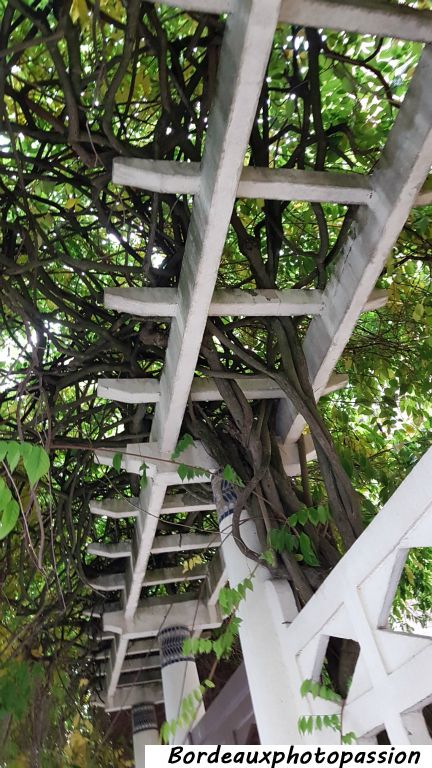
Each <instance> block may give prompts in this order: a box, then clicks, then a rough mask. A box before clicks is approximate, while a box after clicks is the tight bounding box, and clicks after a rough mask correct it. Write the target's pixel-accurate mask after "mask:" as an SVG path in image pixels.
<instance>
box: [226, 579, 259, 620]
mask: <svg viewBox="0 0 432 768" xmlns="http://www.w3.org/2000/svg"><path fill="white" fill-rule="evenodd" d="M248 590H250V591H252V590H253V583H252V579H251V578H250V577H249V576H248V577H246V578H245V579H243V581H240V582H239V584H237V586H236V587H223V588H222V589H221V591H220V593H219V600H218V603H219V605H220V607H221V610H222V612H223V613H224V614H225V615H226V616H229V615H230V614H232V613H234V612H235V611H236V610H237V608H238V607H239V605H240V603H241V601H242V600H244V599H245V597H246V593H247V592H248Z"/></svg>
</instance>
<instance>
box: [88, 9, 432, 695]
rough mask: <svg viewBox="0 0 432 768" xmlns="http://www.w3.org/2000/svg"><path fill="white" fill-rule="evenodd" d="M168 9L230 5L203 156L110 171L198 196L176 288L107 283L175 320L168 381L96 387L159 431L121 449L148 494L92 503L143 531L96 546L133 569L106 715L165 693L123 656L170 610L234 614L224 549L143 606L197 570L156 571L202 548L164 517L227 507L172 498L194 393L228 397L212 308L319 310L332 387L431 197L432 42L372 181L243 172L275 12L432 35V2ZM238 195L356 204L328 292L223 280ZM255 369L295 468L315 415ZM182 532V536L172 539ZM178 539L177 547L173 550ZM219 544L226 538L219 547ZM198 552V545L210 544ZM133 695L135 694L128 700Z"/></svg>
mask: <svg viewBox="0 0 432 768" xmlns="http://www.w3.org/2000/svg"><path fill="white" fill-rule="evenodd" d="M167 4H168V5H175V6H177V7H180V8H185V9H186V10H188V11H193V12H195V11H206V12H213V13H219V14H220V13H229V14H230V15H229V18H228V21H227V24H226V31H225V34H224V40H223V44H222V49H221V55H220V65H219V73H218V83H217V89H216V95H215V98H214V102H213V106H212V110H211V113H210V117H209V128H208V132H207V137H206V145H205V152H204V156H203V159H202V162H201V163H200V164H194V163H191V164H185V163H177V162H172V161H159V160H158V161H149V160H142V159H136V158H130V159H126V160H125V159H119V160H116V161H115V163H114V174H113V178H114V181H115V182H117V183H123V184H128V185H130V186H134V187H138V188H142V189H146V190H149V191H155V192H159V193H160V194H167V195H177V194H186V195H191V196H193V198H194V199H193V206H192V216H191V221H190V225H189V230H188V235H187V241H186V246H185V251H184V256H183V262H182V269H181V273H180V278H179V283H178V288H177V289H172V288H168V289H154V288H151V289H149V288H143V289H135V288H127V289H115V288H113V289H108V290H107V291H106V305H107V307H111V308H115V309H117V310H118V311H126V312H131V313H132V314H134V315H137V316H140V317H155V318H161V317H162V318H171V321H170V333H169V339H168V346H167V350H166V358H165V364H164V368H163V372H162V376H161V379H160V381H156V380H154V379H131V380H127V381H123V380H116V381H112V380H106V379H105V380H101V381H100V382H99V394H100V395H101V396H106V397H110V398H112V399H118V400H119V401H121V402H127V403H154V404H155V412H154V418H153V425H152V431H151V438H150V442H149V443H147V444H133V445H129V446H127V447H126V448H125V449H123V451H122V453H123V457H122V467H123V468H124V469H125V470H127V471H129V472H132V473H137V474H138V473H139V472H140V470H141V467H142V464H143V462H145V463H146V464H147V467H148V468H147V475H148V478H149V480H148V484H147V486H146V487H145V488H144V489H143V491H142V492H141V494H140V498H139V499H130V500H127V499H123V500H105V501H103V502H97V501H94V502H92V505H91V511H92V513H93V514H98V515H103V516H106V517H111V518H113V519H121V518H123V517H136V526H135V530H134V537H133V541H132V542H125V543H121V544H119V545H113V546H111V547H108V548H107V547H105V546H104V545H98V544H96V543H94V544H91V545H90V546H89V552H90V553H92V554H94V555H99V556H103V557H108V558H116V557H123V558H124V559H125V563H126V573H125V574H112V575H110V576H108V577H104V579H105V580H104V581H103V580H102V581H100V580H99V582H98V580H96V583H95V587H96V588H99V589H111V588H112V589H114V588H115V589H116V590H117V589H118V590H120V591H121V592H122V593H123V595H124V600H123V605H122V608H121V609H120V610H113V611H110V612H108V613H105V614H104V616H103V627H104V635H103V637H104V638H108V637H109V635H110V633H111V634H113V636H114V640H113V643H112V646H111V650H110V653H109V656H108V657H107V661H106V665H105V667H104V671H105V676H106V690H105V693H104V697H103V702H104V706H105V707H106V708H107V709H108V710H110V709H112V710H115V709H121V708H127V707H128V706H132V704H133V703H139V701H140V700H141V699H140V698H139V696H140V695H141V696H142V690H143V688H144V687H145V689H146V691H150V689H152V695H153V696H154V699H153V700H154V701H157V700H158V698H157V697H158V696H159V691H160V686H159V688H158V687H157V685H156V684H155V683H154V682H151V681H149V680H148V679H147V678H146V677H145V673H144V672H143V673H142V674H143V680H142V682H143V686H141V685H140V686H133V687H128V688H127V689H124V688H122V689H121V690H119V689H118V685H119V684H121V685H123V684H124V683H125V677H124V676H125V675H126V676H127V675H128V674H129V672H130V671H131V665H130V664H129V665H128V664H126V666H125V660H126V657H129V655H130V651H129V649H130V648H131V646H132V648H133V646H134V645H136V647H138V643H145V642H146V638H147V639H149V638H154V637H155V636H156V635H157V633H158V632H159V630H160V629H161V627H162V626H164V625H165V624H166V622H167V621H169V622H170V623H172V622H179V623H181V624H186V625H188V626H191V627H193V629H194V632H197V633H199V632H201V631H204V630H206V629H211V628H214V627H216V626H219V625H220V623H221V617H220V614H219V612H218V610H217V609H216V607H215V604H216V600H217V595H218V592H219V590H220V588H221V586H223V583H224V581H225V580H226V573H225V568H224V565H223V562H222V559H221V558H220V556H219V552H218V554H217V556H216V557H215V558H214V559H213V561H212V562H211V563H210V565H209V567H206V568H205V569H204V568H202V571H200V570H197V571H196V575H195V577H196V578H197V579H205V582H206V598H205V599H200V600H198V599H188V600H174V601H172V602H171V603H168V602H167V601H163V600H162V601H159V602H158V601H156V602H155V601H154V600H146V602H145V604H144V603H143V604H141V603H140V596H141V589H142V586H143V585H144V586H146V585H147V586H148V585H152V584H160V583H168V581H167V580H168V579H171V580H172V579H178V578H179V577H180V576H182V577H183V578H182V580H183V579H184V577H186V576H187V574H183V573H181V572H180V571H181V569H179V567H178V566H176V567H173V568H169V569H157V571H156V572H155V571H154V570H153V571H147V565H148V559H149V557H150V554H151V553H153V554H157V553H158V552H159V553H161V552H168V551H172V552H177V551H179V548H180V547H181V550H182V551H193V547H194V543H193V542H192V543H190V548H188V545H187V544H186V538H185V537H177V538H176V537H175V536H173V537H169V536H156V533H157V526H158V521H159V518H160V515H169V514H178V513H181V512H185V513H186V512H189V511H192V512H193V511H203V512H206V511H211V510H214V504H211V503H202V504H200V503H199V502H195V503H190V504H189V503H188V501H187V499H186V500H185V501H183V499H182V498H179V495H178V494H177V495H176V496H175V495H171V494H169V493H168V494H167V489H168V488H169V487H171V486H175V485H179V484H180V480H179V476H178V472H177V469H178V467H177V465H176V464H174V463H173V462H172V460H171V454H172V451H173V449H174V448H175V444H176V442H177V439H178V435H179V432H180V429H181V425H182V421H183V416H184V412H185V408H186V405H187V400H188V398H189V397H191V399H192V401H198V402H199V401H204V400H214V401H218V400H220V399H221V398H220V395H219V392H218V389H217V385H216V383H215V381H214V380H212V381H207V380H206V379H203V378H201V377H200V376H196V366H197V360H198V355H199V351H200V347H201V342H202V336H203V333H204V329H205V324H206V321H207V317H208V316H212V315H214V316H244V317H260V316H261V317H262V316H264V317H265V316H273V317H277V316H288V315H302V316H303V315H310V316H312V320H311V322H310V326H309V330H308V331H307V334H306V337H305V341H304V351H305V355H306V359H307V363H308V367H309V371H310V375H311V381H312V386H313V389H314V392H315V396H316V398H317V399H318V398H319V397H320V396H321V395H322V394H324V393H325V392H328V391H334V390H335V389H338V388H340V387H341V386H344V385H345V383H346V377H344V376H342V377H341V375H340V374H335V373H334V369H335V366H336V364H337V362H338V360H339V358H340V356H341V354H342V352H343V350H344V348H345V345H346V343H347V341H348V339H349V337H350V335H351V333H352V330H353V327H354V325H355V323H356V321H357V319H358V317H359V315H360V313H361V312H362V311H368V310H371V309H376V308H379V307H380V306H383V304H384V303H385V300H386V297H385V294H384V293H383V292H375V293H372V292H373V291H374V288H375V284H376V281H377V278H378V277H379V275H380V272H381V270H382V268H383V266H384V263H385V259H386V257H387V255H388V253H389V251H390V250H391V248H392V246H393V245H394V243H395V241H396V239H397V237H398V235H399V233H400V231H401V229H402V227H403V225H404V222H405V221H406V219H407V216H408V214H409V211H410V209H411V208H412V207H413V206H414V205H425V204H429V203H431V202H432V191H431V190H430V185H429V184H426V186H423V184H424V182H425V180H426V177H427V174H428V172H429V170H430V166H431V161H432V139H431V136H432V133H431V131H432V100H431V99H430V95H429V83H430V80H431V75H432V62H431V51H430V49H429V48H427V49H426V50H425V52H424V53H423V56H422V60H421V63H420V65H419V67H418V71H417V72H416V74H415V76H414V78H413V82H412V83H411V86H410V88H409V92H408V95H407V97H406V99H405V102H404V104H403V106H402V108H401V110H400V113H399V115H398V118H397V120H396V123H395V126H394V127H393V129H392V130H391V132H390V137H389V140H388V142H387V145H386V148H385V150H384V153H383V156H382V158H381V160H380V162H379V163H378V166H377V168H376V170H375V172H374V173H373V174H372V176H370V177H363V176H360V175H355V174H348V173H341V174H335V173H327V172H325V173H324V172H323V173H321V172H315V171H297V170H292V169H269V168H252V167H244V157H245V153H246V149H247V143H248V140H249V136H250V130H251V126H252V123H253V120H254V117H255V112H256V107H257V103H258V98H259V95H260V92H261V88H262V82H263V79H264V77H265V71H266V66H267V61H268V57H269V53H270V50H271V45H272V41H273V35H274V31H275V28H276V25H277V23H278V22H279V23H280V22H283V23H294V24H297V25H305V26H315V27H318V28H320V27H323V28H327V27H330V28H332V29H341V30H346V31H348V32H360V33H366V34H374V35H380V36H386V35H390V36H395V37H398V38H400V39H409V40H416V41H423V42H429V41H431V42H432V13H430V12H428V11H419V10H417V9H412V8H407V7H400V6H397V5H391V4H389V3H384V2H381V1H380V0H373V2H372V0H266V2H265V3H263V2H262V0H168V3H167ZM407 136H409V141H408V140H407ZM237 197H244V198H264V199H273V200H275V199H276V200H292V199H293V200H304V201H310V202H324V201H325V202H333V203H338V204H347V205H348V204H351V205H357V206H359V208H358V212H357V213H356V217H355V221H354V225H353V228H352V231H351V236H350V237H349V239H348V240H347V243H346V245H345V246H344V248H343V252H342V254H341V256H340V258H339V262H338V264H337V265H336V269H335V272H334V273H333V275H332V277H331V278H330V280H329V283H328V285H327V287H326V288H325V290H324V291H323V292H318V291H312V290H310V291H304V290H302V291H292V290H291V291H289V290H285V291H273V292H268V291H267V292H266V291H255V292H247V291H228V290H223V291H215V286H216V280H217V274H218V268H219V263H220V259H221V255H222V252H223V248H224V244H225V239H226V234H227V230H228V226H229V223H230V218H231V214H232V210H233V206H234V203H235V200H236V198H237ZM247 379H248V380H246V377H239V378H238V383H239V385H240V387H241V388H242V389H243V391H244V393H245V395H246V396H247V397H248V398H249V399H261V398H277V399H279V400H280V403H279V411H278V431H279V433H280V435H281V437H282V440H283V443H282V445H281V453H282V458H283V462H284V466H285V468H286V469H287V470H288V471H291V472H293V473H294V472H295V471H296V470H297V468H298V463H299V457H298V449H297V446H296V442H297V440H298V437H299V436H300V434H301V432H302V430H303V427H304V423H303V421H302V420H301V419H300V418H299V416H298V414H297V413H296V412H295V410H294V409H293V408H292V405H291V404H290V403H289V402H288V401H287V400H286V398H284V397H282V393H281V391H280V390H279V389H278V388H277V387H275V385H274V383H273V382H271V381H270V380H263V379H265V377H258V376H254V377H252V376H251V377H247ZM188 451H189V453H187V452H185V455H182V457H181V461H182V463H186V464H188V463H190V464H191V465H193V466H201V467H203V469H204V470H206V472H208V471H210V472H212V471H214V469H215V465H214V463H213V462H212V460H211V459H210V457H208V456H207V454H205V452H204V451H203V448H202V446H197V447H196V448H192V449H188ZM113 454H114V451H98V452H97V458H98V460H99V461H100V462H101V463H104V464H107V465H110V464H111V463H112V458H113ZM306 455H307V457H308V458H311V457H312V456H313V455H314V453H313V445H312V444H311V440H310V436H308V437H307V441H306ZM200 481H202V482H206V481H208V475H207V474H206V473H203V474H202V476H200V477H198V478H194V479H193V480H192V482H200ZM185 482H187V479H186V480H185ZM176 536H177V535H176ZM169 538H171V539H172V541H171V543H170V542H169V541H165V543H163V542H162V539H169ZM195 544H196V542H195ZM170 546H171V547H172V549H163V547H170ZM209 546H210V545H209ZM217 546H218V544H217V543H213V544H212V545H211V547H217ZM158 547H159V549H158ZM202 548H203V549H204V548H205V547H204V545H203V547H202ZM200 549H201V547H196V550H197V551H198V550H200ZM192 573H193V571H192ZM189 576H190V574H189ZM193 578H194V577H193ZM161 579H165V582H161ZM98 583H99V587H97V584H98ZM131 653H132V651H131ZM140 669H144V667H141V668H140ZM144 683H145V685H144ZM126 692H127V694H128V696H129V699H128V698H127V696H126ZM159 700H160V699H159ZM128 701H129V702H132V703H129V704H128V703H127V702H128Z"/></svg>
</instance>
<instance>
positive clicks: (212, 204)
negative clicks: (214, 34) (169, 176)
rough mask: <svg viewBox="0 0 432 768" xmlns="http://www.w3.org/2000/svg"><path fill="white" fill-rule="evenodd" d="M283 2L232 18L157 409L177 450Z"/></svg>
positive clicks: (241, 9) (156, 424) (243, 8)
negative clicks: (176, 445)
mask: <svg viewBox="0 0 432 768" xmlns="http://www.w3.org/2000/svg"><path fill="white" fill-rule="evenodd" d="M279 9H280V0H266V3H265V4H263V3H262V2H261V0H251V1H250V2H249V3H247V4H246V3H241V4H239V5H238V6H237V5H236V12H235V13H233V14H232V15H231V16H230V17H228V20H227V24H226V30H225V34H224V37H223V42H222V48H221V55H220V62H219V69H218V85H217V88H216V93H215V97H214V101H213V106H212V110H211V114H210V118H209V127H208V131H207V138H206V144H205V150H204V156H203V160H202V163H201V179H200V188H199V192H198V194H196V195H195V199H194V205H193V209H192V215H191V219H190V223H189V228H188V234H187V239H186V245H185V249H184V255H183V261H182V269H181V273H180V278H179V308H178V313H177V316H176V318H174V319H173V322H172V323H171V329H170V335H169V339H168V346H167V350H166V355H165V365H164V368H163V371H162V376H161V399H160V401H159V403H158V404H157V406H156V409H155V414H154V417H153V424H152V432H151V438H152V439H153V440H158V441H159V442H160V447H161V450H163V451H172V450H173V448H174V446H175V444H176V442H177V439H178V435H179V431H180V427H181V423H182V420H183V414H184V411H185V408H186V405H187V399H188V396H189V391H190V388H191V385H192V380H193V376H194V373H195V368H196V363H197V359H198V355H199V350H200V347H201V340H202V337H203V333H204V329H205V324H206V321H207V315H208V310H209V307H210V304H211V300H212V297H213V292H214V287H215V282H216V277H217V272H218V268H219V263H220V259H221V256H222V252H223V248H224V245H225V239H226V234H227V231H228V227H229V223H230V220H231V214H232V209H233V204H234V200H235V196H236V191H237V187H238V183H239V180H240V175H241V170H242V165H243V158H244V155H245V152H246V148H247V143H248V141H249V137H250V132H251V128H252V124H253V120H254V118H255V112H256V107H257V104H258V99H259V95H260V93H261V88H262V81H263V78H264V76H265V71H266V67H267V62H268V58H269V54H270V50H271V46H272V43H273V36H274V31H275V29H276V25H277V21H278V16H279Z"/></svg>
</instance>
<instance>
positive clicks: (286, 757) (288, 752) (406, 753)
mask: <svg viewBox="0 0 432 768" xmlns="http://www.w3.org/2000/svg"><path fill="white" fill-rule="evenodd" d="M229 765H232V766H234V765H246V766H247V765H254V766H262V768H266V766H268V768H276V767H277V766H280V767H281V768H283V766H293V765H298V766H302V765H308V766H316V765H321V766H335V767H336V768H345V766H348V768H354V766H357V765H370V766H374V765H382V766H387V765H391V766H396V765H402V766H411V765H413V766H414V765H415V766H419V768H430V767H431V766H432V746H430V747H424V746H415V745H410V746H393V747H387V746H379V745H375V746H370V747H367V746H349V747H348V746H343V747H336V746H331V747H325V746H317V745H310V746H303V745H301V746H300V745H299V746H296V745H292V746H275V745H273V746H266V747H250V746H244V747H242V746H239V745H235V746H221V745H216V746H205V747H195V746H192V745H187V746H175V747H165V746H164V747H162V746H152V747H151V746H149V747H145V768H168V767H169V766H176V767H177V768H183V766H192V767H193V768H195V766H201V768H205V766H229Z"/></svg>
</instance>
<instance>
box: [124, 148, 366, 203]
mask: <svg viewBox="0 0 432 768" xmlns="http://www.w3.org/2000/svg"><path fill="white" fill-rule="evenodd" d="M113 181H114V182H116V183H117V184H125V185H127V186H130V187H137V188H139V189H145V190H149V191H154V192H159V193H162V194H163V193H171V194H179V195H180V194H187V195H195V194H197V193H198V191H199V188H200V165H199V163H181V162H176V161H174V160H145V159H140V158H134V157H132V158H131V157H128V158H124V157H119V158H116V159H115V160H114V164H113ZM236 196H237V197H239V198H262V199H265V200H305V201H310V202H314V203H320V202H325V203H339V204H342V205H343V204H345V205H362V204H367V203H368V202H369V201H370V198H371V188H370V179H369V177H368V176H362V175H360V174H356V173H329V172H328V171H299V170H295V169H286V168H254V167H252V166H246V167H244V168H243V169H242V172H241V177H240V182H239V185H238V189H237V195H236Z"/></svg>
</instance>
